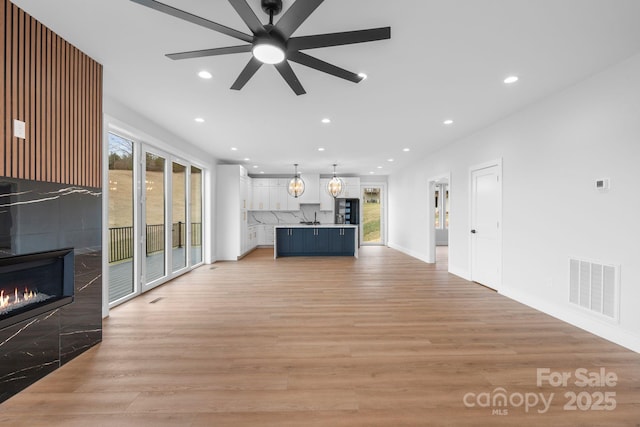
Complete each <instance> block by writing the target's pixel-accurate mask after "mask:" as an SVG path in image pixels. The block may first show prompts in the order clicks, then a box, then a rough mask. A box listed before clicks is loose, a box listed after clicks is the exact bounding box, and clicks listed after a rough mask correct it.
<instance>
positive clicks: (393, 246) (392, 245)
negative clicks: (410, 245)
mask: <svg viewBox="0 0 640 427" xmlns="http://www.w3.org/2000/svg"><path fill="white" fill-rule="evenodd" d="M387 246H389V247H390V248H391V249H395V250H396V251H399V252H402V253H403V254H405V255H409V256H410V257H413V258H416V259H419V260H420V261H422V262H426V263H427V264H433V263H430V262H429V260H428V258H427V256H426V255H424V254H421V253H418V252H414V251H412V250H410V249H407V248H404V247H402V246H400V245H396V244H395V243H393V242H388V243H387Z"/></svg>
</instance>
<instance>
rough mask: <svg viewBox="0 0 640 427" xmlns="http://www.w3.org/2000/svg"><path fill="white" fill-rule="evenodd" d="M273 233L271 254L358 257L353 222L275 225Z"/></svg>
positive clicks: (279, 255)
mask: <svg viewBox="0 0 640 427" xmlns="http://www.w3.org/2000/svg"><path fill="white" fill-rule="evenodd" d="M274 234H275V236H274V245H273V257H274V258H278V257H283V256H353V257H356V258H358V226H357V225H351V224H313V225H306V224H288V225H276V226H275V227H274Z"/></svg>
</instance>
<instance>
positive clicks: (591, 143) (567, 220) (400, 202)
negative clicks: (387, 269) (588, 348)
mask: <svg viewBox="0 0 640 427" xmlns="http://www.w3.org/2000/svg"><path fill="white" fill-rule="evenodd" d="M638 76H640V55H636V56H634V57H632V58H630V59H628V60H627V61H624V62H623V63H620V64H618V65H616V66H614V67H612V68H610V69H608V70H606V71H604V72H602V73H600V74H597V75H595V76H592V77H591V78H590V79H588V80H586V81H583V82H581V83H579V84H577V85H575V86H572V87H570V88H568V89H566V90H565V91H563V92H561V93H558V94H556V95H554V96H553V97H550V98H547V99H545V100H543V101H541V102H538V103H536V104H534V105H532V106H530V107H529V108H527V109H525V110H523V111H520V112H518V113H515V114H513V115H512V116H510V117H508V118H505V119H504V120H502V121H500V122H498V123H496V124H494V125H492V126H490V127H489V128H486V129H484V130H482V131H481V132H478V133H477V134H475V135H472V136H470V137H468V138H465V139H462V140H459V141H457V142H455V143H454V144H451V145H449V146H447V147H445V148H443V149H442V150H440V151H438V152H436V153H433V154H431V155H429V156H428V157H426V158H424V159H422V160H421V161H418V162H416V163H415V164H414V165H413V166H412V167H409V168H406V169H405V170H403V171H402V172H400V173H397V174H394V175H392V176H391V177H390V178H389V185H390V190H389V196H390V197H389V202H390V203H389V205H390V206H389V211H390V224H389V233H390V234H389V237H390V243H389V245H390V246H391V247H395V248H397V249H400V250H403V251H405V252H406V253H409V254H411V255H413V256H416V257H418V258H420V259H428V256H429V255H430V253H429V252H430V248H429V245H428V240H429V239H428V237H429V235H428V233H429V232H430V228H429V227H428V222H427V221H426V215H427V212H428V206H427V204H428V203H430V199H428V198H427V182H428V179H429V177H431V176H434V175H438V174H442V173H447V172H449V171H450V172H451V212H450V223H451V225H450V234H449V245H450V246H449V250H450V253H449V263H450V266H449V268H450V271H451V272H452V273H454V274H457V275H459V276H462V277H465V278H468V276H469V228H470V227H469V168H470V167H472V166H473V165H477V164H481V163H484V162H487V161H491V160H495V159H500V158H501V159H502V161H503V229H502V233H503V275H502V286H501V288H500V289H499V291H500V292H501V293H503V294H505V295H507V296H510V297H512V298H514V299H517V300H519V301H521V302H524V303H525V304H528V305H531V306H533V307H536V308H538V309H540V310H542V311H545V312H547V313H549V314H551V315H554V316H556V317H559V318H561V319H564V320H566V321H568V322H570V323H573V324H575V325H577V326H580V327H582V328H584V329H587V330H590V331H592V332H594V333H596V334H598V335H601V336H603V337H605V338H608V339H610V340H612V341H615V342H618V343H620V344H622V345H625V346H627V347H629V348H632V349H633V350H635V351H640V310H638V309H637V304H638V302H639V301H640V286H639V285H638V283H639V282H640V262H639V261H640V247H639V246H638V240H639V237H640V222H639V220H638V219H637V218H640V190H639V189H638V187H639V185H640V78H638ZM516 90H517V88H516ZM488 102H490V100H488ZM602 177H608V178H610V179H611V189H610V191H609V192H608V193H601V192H598V191H596V190H595V189H594V181H595V180H596V179H597V178H602ZM406 224H411V226H406ZM569 256H575V257H579V258H586V259H591V260H596V261H601V262H604V263H612V264H619V265H620V266H621V301H622V302H621V306H620V324H619V325H616V324H612V323H608V322H605V321H601V320H598V319H596V318H595V317H593V316H592V315H590V314H587V313H585V312H584V311H582V310H581V309H578V308H576V307H574V306H573V305H570V304H569V303H568V293H569V292H568V257H569Z"/></svg>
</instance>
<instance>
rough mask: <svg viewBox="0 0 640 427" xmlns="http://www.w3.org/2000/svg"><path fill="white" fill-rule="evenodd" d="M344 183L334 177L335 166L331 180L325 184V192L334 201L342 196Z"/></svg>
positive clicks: (334, 166)
mask: <svg viewBox="0 0 640 427" xmlns="http://www.w3.org/2000/svg"><path fill="white" fill-rule="evenodd" d="M343 190H344V181H342V180H341V179H340V178H338V177H337V176H336V165H333V178H331V180H330V181H329V182H328V183H327V192H328V193H329V194H330V195H331V196H332V197H333V198H334V199H335V198H337V197H338V196H339V195H341V194H342V191H343Z"/></svg>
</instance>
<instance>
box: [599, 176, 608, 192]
mask: <svg viewBox="0 0 640 427" xmlns="http://www.w3.org/2000/svg"><path fill="white" fill-rule="evenodd" d="M608 189H609V178H600V179H596V190H601V191H605V190H608Z"/></svg>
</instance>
